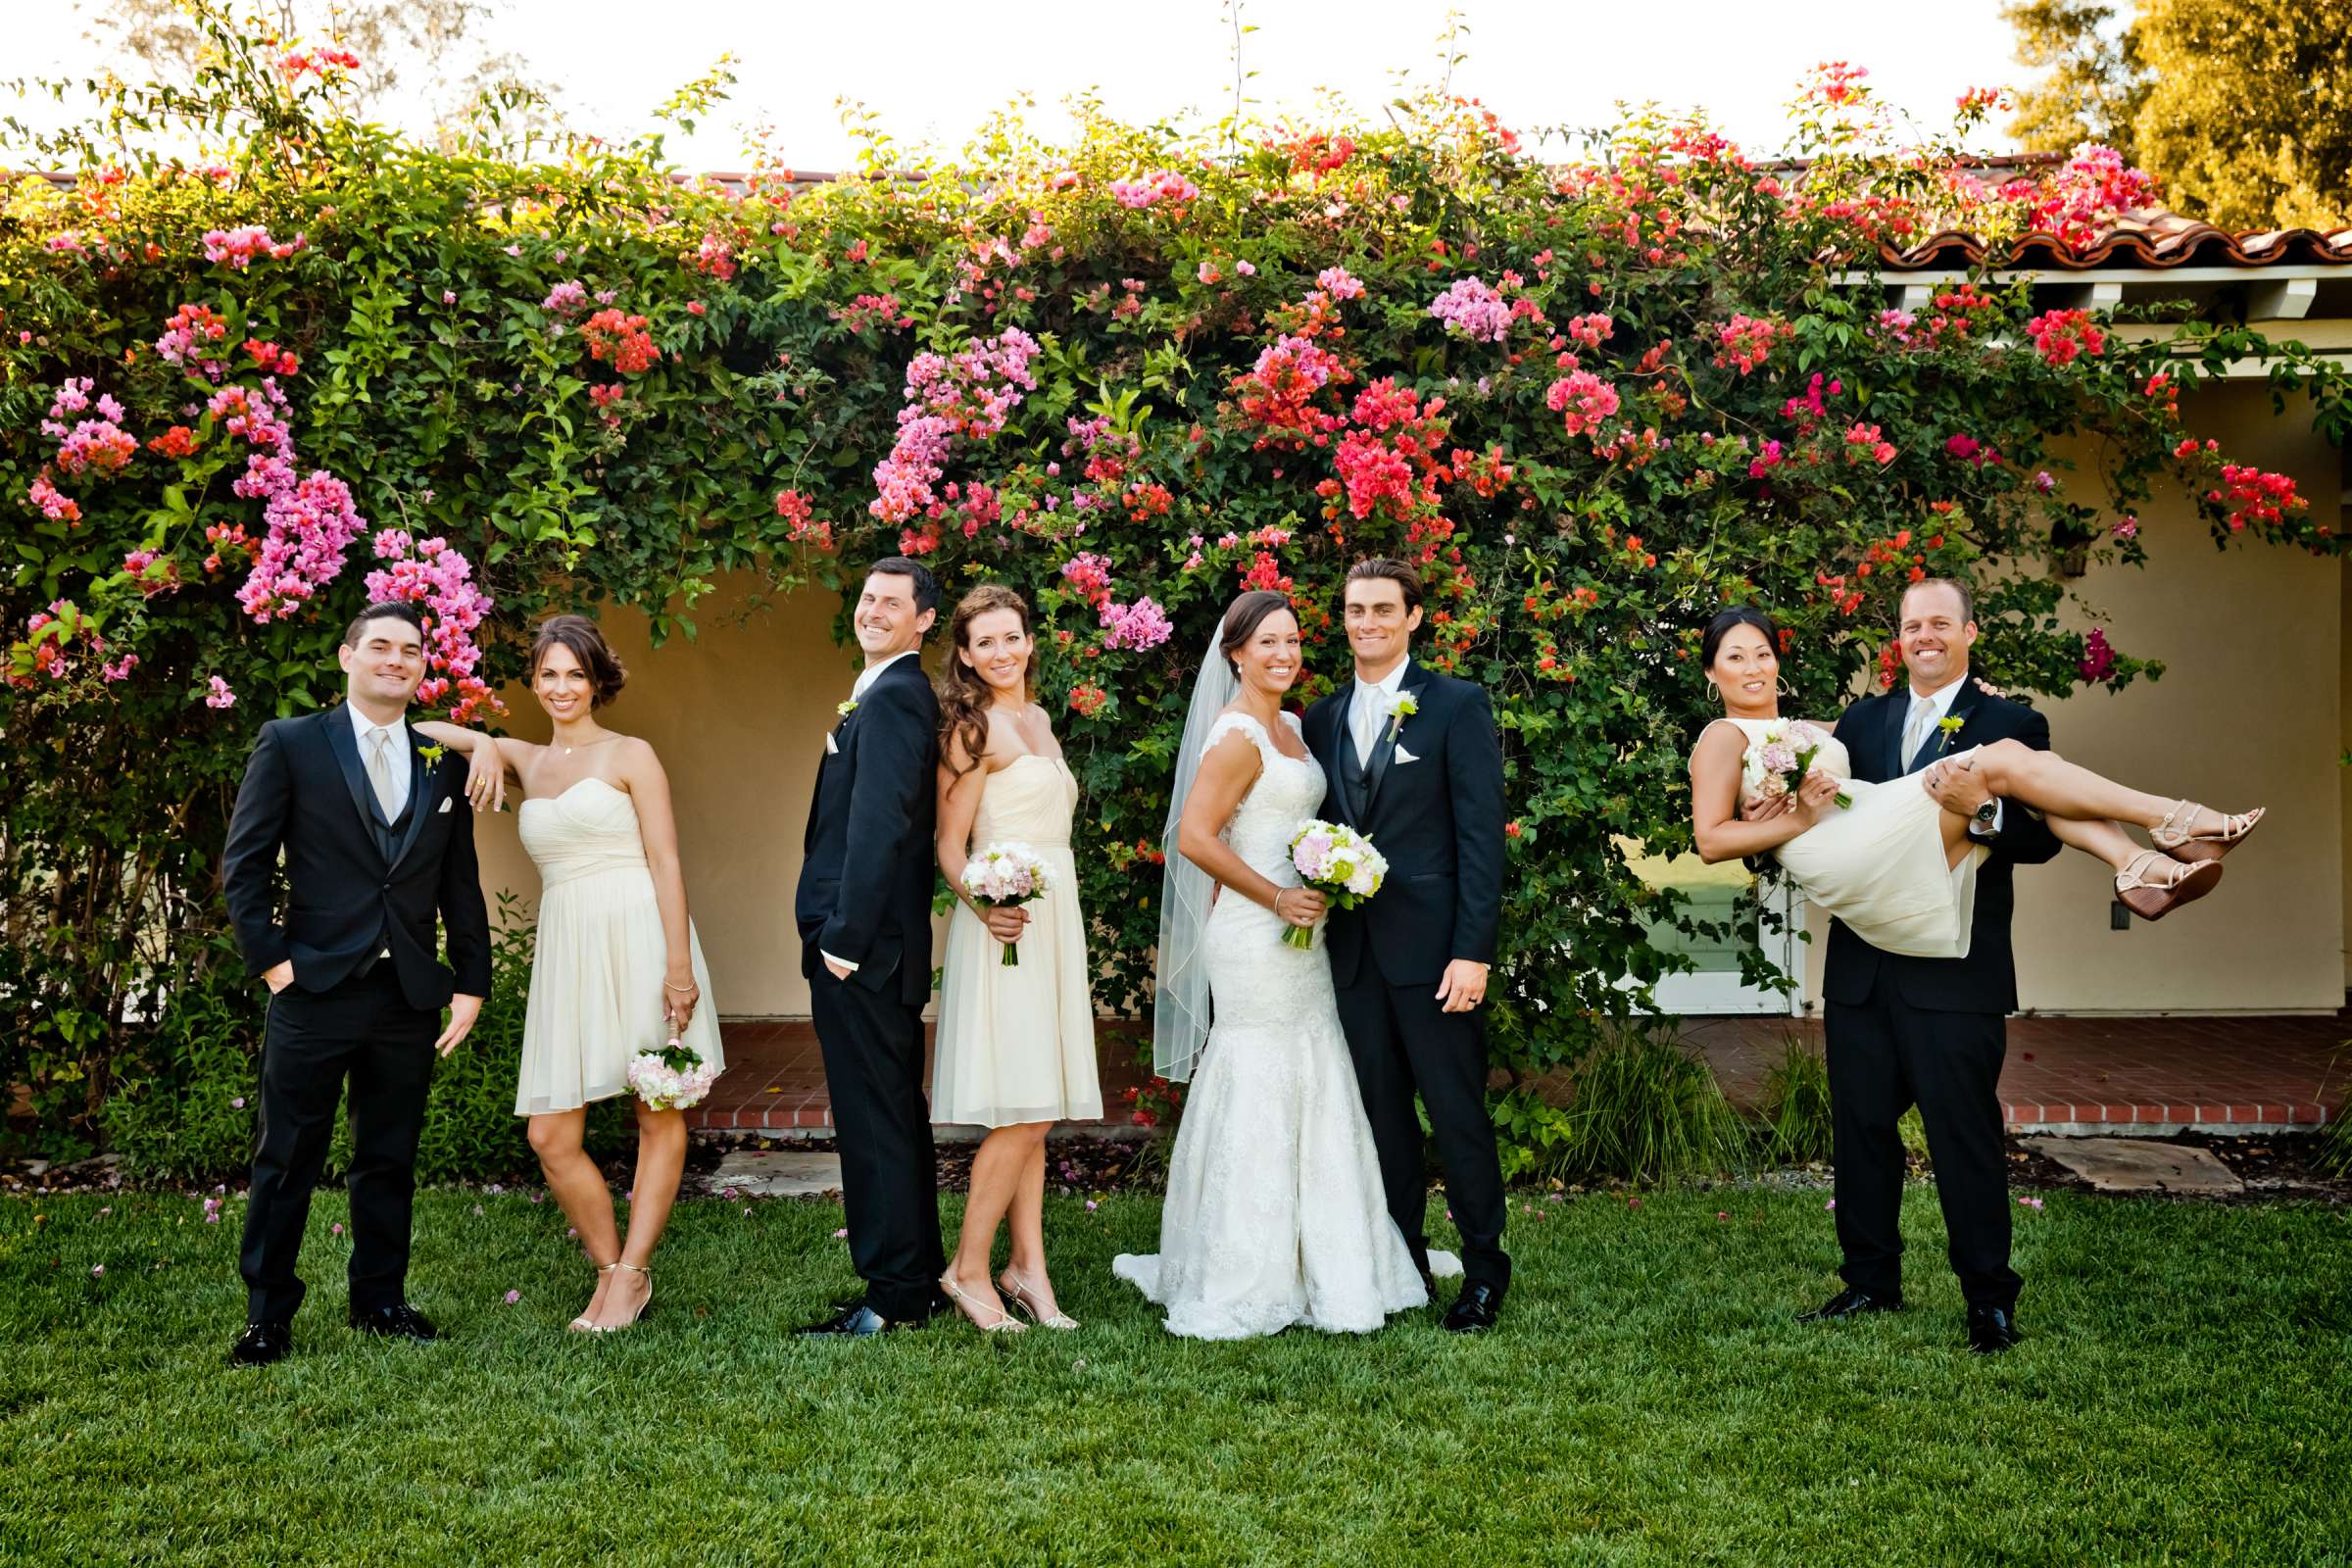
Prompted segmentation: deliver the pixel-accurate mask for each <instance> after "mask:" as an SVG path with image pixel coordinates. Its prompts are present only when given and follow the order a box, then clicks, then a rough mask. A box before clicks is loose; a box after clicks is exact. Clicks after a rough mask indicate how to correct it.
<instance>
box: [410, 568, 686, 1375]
mask: <svg viewBox="0 0 2352 1568" xmlns="http://www.w3.org/2000/svg"><path fill="white" fill-rule="evenodd" d="M529 667H530V674H531V691H532V694H533V695H534V696H536V697H537V698H538V699H539V706H540V707H541V708H543V709H545V710H546V711H547V715H548V717H549V718H551V719H553V720H554V721H555V734H554V737H553V738H552V739H551V740H550V741H549V742H548V744H547V745H545V746H533V745H531V744H530V743H529V742H527V741H518V740H513V739H508V738H504V737H499V738H493V737H491V736H488V735H484V734H482V733H480V732H479V731H476V730H467V729H459V728H457V727H455V726H454V725H449V724H418V725H417V726H416V728H417V732H418V733H419V734H421V735H423V736H425V737H426V738H427V739H428V740H431V741H434V742H436V743H438V744H440V745H444V746H447V747H448V748H449V749H450V750H452V751H457V752H466V753H469V754H471V757H472V763H473V766H472V772H471V775H470V777H469V778H468V779H467V781H466V794H467V796H468V798H470V799H471V800H472V802H473V804H474V807H475V809H481V808H482V807H483V806H485V805H488V806H490V807H492V808H493V809H495V808H496V807H498V806H499V805H501V804H503V802H504V800H505V798H506V778H507V775H508V774H509V773H510V772H511V773H513V774H514V775H515V778H516V779H518V780H519V781H520V783H521V785H522V788H523V792H524V794H525V796H527V797H528V798H527V799H525V800H524V801H523V803H522V805H521V807H520V808H519V811H520V816H519V818H518V821H519V824H520V829H521V835H522V847H523V849H524V850H526V851H527V852H529V854H530V857H531V860H532V863H533V864H535V865H537V866H538V868H539V876H540V881H541V893H540V899H539V930H538V941H537V949H536V952H535V953H534V955H533V957H532V962H531V994H530V1005H529V1007H528V1009H527V1011H526V1012H525V1015H524V1021H523V1026H522V1075H521V1083H520V1085H519V1086H518V1087H517V1089H516V1091H515V1114H516V1115H517V1116H527V1117H529V1118H530V1140H531V1148H532V1150H533V1151H534V1152H536V1153H537V1154H538V1155H539V1164H540V1168H541V1169H543V1170H544V1171H545V1172H546V1173H547V1185H548V1189H549V1191H551V1192H553V1193H554V1194H555V1195H556V1201H557V1202H558V1203H560V1204H562V1205H563V1208H564V1217H565V1218H566V1219H568V1220H570V1221H571V1223H572V1224H573V1226H575V1227H576V1228H577V1229H578V1231H579V1233H580V1240H581V1242H582V1243H583V1244H584V1245H585V1246H586V1248H587V1250H588V1256H589V1258H590V1260H591V1261H593V1262H594V1263H595V1264H596V1272H597V1281H596V1294H595V1295H594V1296H592V1297H591V1298H590V1299H589V1301H588V1305H587V1308H586V1309H585V1310H584V1311H582V1312H581V1313H580V1315H579V1316H578V1317H576V1318H573V1319H572V1320H571V1323H570V1327H571V1328H572V1329H574V1330H575V1331H578V1332H581V1333H590V1334H602V1333H607V1332H610V1331H612V1330H614V1329H624V1328H627V1327H629V1326H630V1325H631V1324H633V1323H635V1322H636V1321H637V1319H638V1318H640V1317H642V1316H643V1315H644V1313H645V1309H646V1307H647V1305H648V1304H649V1303H650V1302H651V1301H652V1299H653V1294H654V1280H653V1257H654V1247H655V1245H656V1244H657V1243H658V1242H660V1241H661V1239H662V1227H663V1226H665V1225H666V1224H667V1223H668V1222H669V1210H670V1205H671V1203H672V1202H673V1201H675V1200H676V1198H677V1196H678V1182H679V1179H680V1178H681V1177H682V1176H683V1175H684V1173H685V1169H686V1115H685V1112H683V1111H679V1110H655V1109H652V1108H651V1107H649V1106H648V1105H647V1104H646V1103H645V1102H644V1101H642V1100H640V1101H638V1102H636V1106H637V1168H636V1175H635V1179H634V1185H633V1190H632V1195H631V1200H630V1204H629V1233H628V1239H627V1243H626V1245H625V1246H624V1245H623V1243H622V1240H621V1237H620V1234H619V1227H618V1225H617V1223H616V1221H615V1219H614V1217H613V1192H612V1189H611V1188H610V1187H609V1186H608V1185H607V1184H606V1181H605V1176H604V1172H603V1171H601V1170H599V1169H598V1168H597V1165H596V1161H595V1160H593V1159H591V1158H590V1157H589V1156H588V1152H587V1151H586V1150H585V1149H584V1148H582V1147H581V1135H582V1133H583V1132H584V1131H585V1129H586V1127H587V1121H588V1109H587V1107H588V1106H589V1104H591V1103H593V1102H596V1101H599V1100H609V1099H611V1098H612V1097H613V1096H614V1095H625V1094H628V1093H629V1092H630V1090H629V1084H628V1078H627V1074H628V1068H629V1061H630V1059H631V1058H632V1057H634V1056H635V1055H637V1054H639V1053H640V1052H646V1051H659V1050H660V1049H661V1048H662V1042H663V1041H664V1040H665V1039H668V1038H670V1037H672V1036H675V1037H676V1038H678V1039H679V1040H681V1041H683V1042H684V1043H685V1045H686V1046H687V1047H688V1048H689V1049H690V1050H692V1051H693V1052H694V1053H695V1054H696V1055H698V1056H700V1057H702V1059H703V1060H705V1061H706V1062H710V1063H711V1064H712V1065H714V1066H715V1065H721V1064H722V1058H721V1056H720V1054H719V1044H718V1025H717V1023H716V1021H715V1020H716V1013H715V1012H714V1011H713V1010H712V1009H711V1008H710V1007H708V1006H705V1005H703V1003H704V1001H705V998H706V994H707V992H708V990H709V976H708V973H707V971H706V970H705V969H704V966H703V952H702V948H701V946H700V945H699V944H698V943H697V942H696V941H695V937H694V926H693V923H692V922H691V921H690V920H688V918H687V915H686V884H685V882H684V880H683V879H682V878H681V877H680V875H679V872H678V834H677V823H676V821H675V819H674V818H673V817H672V815H671V813H670V802H669V780H668V778H667V777H666V776H665V775H664V774H663V773H662V763H661V760H660V759H658V758H656V757H655V756H654V749H653V748H652V747H651V746H648V745H647V744H646V743H645V742H644V741H641V740H637V739H635V738H634V737H631V736H627V735H616V734H614V733H613V732H612V731H611V730H608V729H606V728H604V727H603V726H602V725H600V724H598V723H597V721H596V717H595V715H596V711H597V710H599V709H601V708H603V707H604V706H605V705H606V704H607V703H610V702H611V701H613V698H614V697H616V696H618V695H619V693H620V688H621V683H622V682H623V681H624V680H625V679H626V678H627V674H626V672H625V671H624V670H623V669H622V668H621V664H620V661H619V660H618V659H616V658H614V657H613V650H612V649H611V648H610V647H608V646H607V645H606V643H605V638H604V634H603V633H602V632H600V631H599V630H598V629H597V626H596V622H594V621H592V620H590V619H588V618H587V617H586V616H585V615H557V616H554V617H552V618H551V619H549V620H547V621H545V622H543V623H542V624H541V625H540V627H539V633H538V636H537V638H536V639H535V640H534V641H533V642H532V644H531V658H530V666H529Z"/></svg>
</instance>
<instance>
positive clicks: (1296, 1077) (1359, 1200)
mask: <svg viewBox="0 0 2352 1568" xmlns="http://www.w3.org/2000/svg"><path fill="white" fill-rule="evenodd" d="M1283 716H1284V718H1285V719H1286V720H1288V721H1289V723H1290V724H1291V726H1292V729H1293V731H1294V733H1295V732H1296V731H1297V729H1298V722H1299V721H1298V720H1297V719H1296V718H1294V717H1292V716H1291V715H1289V714H1287V713H1286V714H1284V715H1283ZM1237 729H1238V730H1240V731H1241V732H1242V733H1243V734H1245V735H1247V736H1249V738H1250V743H1251V744H1253V745H1254V746H1256V748H1257V749H1258V752H1259V754H1260V755H1261V756H1262V757H1263V758H1264V759H1265V766H1264V770H1263V771H1261V772H1260V773H1259V774H1258V776H1257V782H1256V783H1255V784H1253V785H1251V786H1250V793H1249V794H1248V795H1246V796H1244V797H1243V798H1242V804H1241V806H1240V807H1239V808H1238V809H1236V810H1235V811H1234V814H1233V819H1232V821H1230V822H1229V823H1227V824H1226V827H1225V833H1224V837H1225V840H1226V842H1227V843H1229V844H1230V845H1232V846H1233V848H1234V850H1235V851H1236V852H1237V853H1239V854H1240V855H1241V857H1242V858H1244V859H1246V860H1248V861H1249V862H1250V865H1251V866H1252V867H1253V868H1254V869H1256V870H1257V871H1259V872H1260V873H1262V874H1263V875H1265V876H1266V877H1267V878H1269V879H1270V880H1272V881H1274V882H1276V883H1279V884H1281V885H1283V886H1285V887H1296V886H1298V885H1299V877H1298V874H1297V872H1295V871H1294V870H1293V869H1292V867H1291V861H1290V845H1291V839H1292V837H1293V835H1295V834H1296V833H1297V832H1298V831H1299V826H1300V825H1301V824H1302V823H1304V822H1305V821H1306V820H1307V819H1308V818H1310V817H1312V816H1313V815H1314V814H1315V810H1316V809H1317V808H1318V807H1319V806H1321V804H1322V802H1323V789H1324V780H1323V769H1322V768H1321V767H1320V766H1318V765H1317V764H1316V763H1315V762H1314V761H1313V760H1312V759H1305V760H1301V759H1299V758H1293V757H1285V756H1284V755H1283V754H1282V752H1281V750H1280V749H1279V748H1277V747H1276V746H1275V744H1274V742H1273V739H1272V738H1271V737H1270V736H1269V735H1268V734H1267V733H1266V731H1265V729H1264V727H1263V726H1261V725H1260V724H1259V723H1258V721H1257V720H1256V719H1254V718H1251V717H1250V716H1248V715H1247V714H1242V713H1228V714H1226V715H1224V716H1223V717H1222V718H1220V719H1218V720H1217V722H1216V724H1215V725H1214V726H1213V727H1212V728H1211V729H1210V730H1209V731H1208V734H1207V739H1206V742H1205V745H1204V747H1203V749H1204V750H1205V749H1206V747H1213V746H1214V745H1216V743H1217V742H1218V741H1219V740H1220V739H1222V738H1223V737H1224V736H1225V735H1227V734H1228V733H1230V732H1232V731H1234V730H1237ZM1284 926H1285V922H1284V921H1282V920H1281V919H1280V918H1279V917H1277V916H1276V915H1274V914H1273V913H1272V912H1270V911H1269V910H1266V909H1262V908H1260V907H1258V906H1256V905H1254V904H1252V903H1250V901H1249V900H1248V899H1245V898H1241V897H1239V896H1238V895H1235V894H1231V893H1227V894H1225V895H1224V896H1222V897H1220V898H1219V899H1218V900H1217V902H1216V906H1215V907H1214V908H1213V909H1212V910H1211V911H1210V913H1209V916H1208V924H1207V927H1206V930H1205V932H1204V934H1203V942H1202V953H1203V955H1204V956H1205V957H1206V959H1207V965H1208V984H1209V991H1210V994H1211V996H1212V997H1213V999H1214V1004H1213V1005H1214V1018H1215V1023H1214V1027H1213V1028H1211V1030H1210V1031H1209V1036H1208V1041H1207V1044H1206V1046H1205V1047H1204V1048H1203V1050H1202V1053H1201V1067H1200V1070H1199V1072H1198V1073H1197V1074H1196V1075H1195V1077H1194V1079H1193V1085H1192V1093H1191V1094H1190V1095H1189V1096H1188V1097H1187V1099H1186V1101H1185V1105H1184V1120H1183V1123H1182V1124H1181V1125H1180V1126H1179V1128H1178V1129H1177V1134H1176V1152H1175V1155H1174V1158H1173V1161H1172V1163H1171V1164H1170V1166H1169V1169H1168V1197H1167V1202H1166V1205H1165V1206H1164V1207H1163V1208H1162V1210H1161V1213H1160V1223H1159V1246H1160V1250H1159V1251H1158V1252H1157V1253H1155V1254H1152V1255H1148V1256H1138V1255H1136V1254H1134V1253H1121V1254H1120V1255H1119V1256H1118V1257H1117V1258H1116V1259H1114V1260H1113V1261H1112V1263H1111V1270H1112V1272H1113V1273H1115V1274H1117V1275H1118V1277H1119V1278H1121V1279H1123V1280H1126V1281H1127V1282H1128V1283H1130V1284H1132V1285H1134V1286H1135V1287H1136V1288H1137V1289H1138V1290H1140V1291H1142V1292H1143V1293H1144V1295H1145V1296H1146V1297H1148V1298H1149V1299H1152V1300H1153V1301H1156V1302H1158V1303H1159V1304H1160V1305H1162V1306H1164V1307H1166V1308H1167V1329H1168V1332H1169V1333H1171V1334H1178V1335H1183V1336H1185V1337H1186V1338H1189V1339H1201V1340H1240V1339H1249V1338H1251V1337H1253V1336H1257V1335H1264V1334H1279V1333H1281V1332H1282V1331H1283V1330H1284V1329H1287V1328H1290V1327H1291V1326H1293V1325H1294V1324H1296V1325H1299V1326H1300V1327H1304V1328H1315V1329H1324V1330H1329V1331H1334V1332H1339V1333H1349V1334H1362V1333H1367V1332H1369V1331H1371V1330H1373V1329H1377V1328H1379V1327H1380V1326H1381V1325H1382V1324H1383V1323H1384V1322H1386V1321H1387V1319H1388V1314H1390V1313H1391V1312H1397V1311H1402V1310H1404V1309H1405V1308H1407V1307H1414V1306H1420V1305H1423V1304H1425V1303H1426V1302H1427V1301H1428V1299H1429V1296H1428V1293H1427V1292H1426V1291H1424V1290H1423V1288H1422V1285H1421V1279H1420V1276H1419V1275H1418V1274H1416V1273H1415V1272H1414V1271H1413V1260H1412V1254H1411V1253H1410V1252H1409V1251H1408V1250H1406V1248H1405V1245H1404V1238H1403V1237H1402V1236H1400V1235H1398V1234H1397V1225H1396V1222H1395V1221H1394V1220H1392V1219H1390V1217H1389V1211H1388V1204H1387V1201H1386V1199H1385V1198H1384V1197H1383V1194H1382V1189H1381V1182H1380V1162H1379V1158H1378V1156H1377V1154H1376V1153H1375V1152H1374V1150H1373V1147H1372V1128H1371V1124H1370V1123H1369V1122H1368V1121H1366V1120H1365V1118H1364V1105H1363V1098H1362V1096H1361V1095H1360V1094H1359V1093H1358V1092H1357V1089H1356V1084H1355V1068H1354V1066H1353V1064H1352V1063H1351V1061H1350V1060H1349V1058H1348V1042H1347V1039H1346V1037H1345V1036H1344V1035H1343V1034H1342V1033H1341V1032H1340V1015H1339V1008H1338V1005H1337V1004H1336V1003H1335V1002H1334V1000H1333V998H1332V989H1331V961H1330V959H1329V958H1328V957H1327V956H1325V954H1324V952H1323V949H1322V946H1321V945H1320V943H1318V944H1317V946H1316V947H1315V948H1314V949H1313V950H1312V951H1308V952H1301V951H1300V950H1299V949H1297V948H1294V947H1291V946H1289V945H1287V944H1286V943H1284V942H1283V940H1282V933H1283V930H1284ZM1430 1266H1431V1268H1432V1269H1433V1270H1434V1271H1436V1272H1439V1273H1445V1274H1454V1273H1459V1272H1460V1270H1461V1264H1460V1262H1459V1260H1458V1259H1456V1258H1454V1257H1452V1256H1450V1255H1449V1254H1446V1253H1443V1252H1436V1251H1433V1252H1431V1253H1430Z"/></svg>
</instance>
